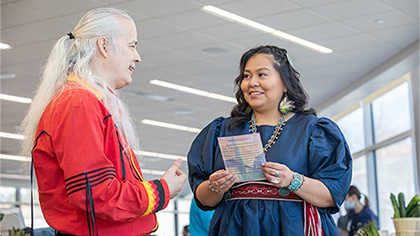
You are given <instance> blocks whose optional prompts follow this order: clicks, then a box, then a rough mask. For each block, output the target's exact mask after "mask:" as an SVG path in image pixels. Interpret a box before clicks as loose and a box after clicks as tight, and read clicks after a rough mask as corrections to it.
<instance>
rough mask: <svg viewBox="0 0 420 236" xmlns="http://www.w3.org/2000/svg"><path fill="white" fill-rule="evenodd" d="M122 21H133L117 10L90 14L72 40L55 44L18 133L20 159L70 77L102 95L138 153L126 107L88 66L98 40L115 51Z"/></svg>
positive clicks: (102, 9) (32, 141) (30, 144)
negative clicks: (19, 135)
mask: <svg viewBox="0 0 420 236" xmlns="http://www.w3.org/2000/svg"><path fill="white" fill-rule="evenodd" d="M122 18H126V19H129V20H131V21H133V19H132V18H131V17H130V16H129V15H128V14H127V13H125V12H124V11H122V10H119V9H115V8H98V9H94V10H91V11H89V12H87V13H86V14H85V15H84V16H83V17H82V19H80V21H79V23H78V24H77V25H76V27H75V28H74V30H73V31H72V34H73V35H74V38H73V39H70V37H69V36H68V35H65V36H63V37H61V38H60V39H59V40H58V41H57V43H56V44H55V46H54V48H53V49H52V51H51V54H50V56H49V58H48V60H47V63H46V65H45V68H44V71H43V74H42V77H41V81H40V84H39V85H38V89H37V91H36V93H35V96H34V99H33V102H32V104H31V106H30V108H29V111H28V113H27V115H26V117H25V119H24V120H23V122H22V125H21V133H22V134H23V135H24V136H25V139H24V141H23V142H22V154H23V155H30V153H31V150H32V147H33V145H34V140H35V135H36V132H37V128H38V124H39V121H40V118H41V116H42V114H43V112H44V110H45V108H46V107H47V105H48V104H49V103H50V102H51V100H52V98H53V97H54V95H55V94H56V93H57V92H58V91H59V89H60V88H61V87H62V86H63V84H65V83H66V81H67V75H68V74H69V73H74V74H75V75H76V76H78V77H79V78H81V79H82V80H83V81H84V82H85V83H87V84H88V85H89V86H91V87H93V88H95V89H96V90H97V91H99V93H101V95H102V99H103V102H104V104H105V106H106V108H107V109H108V111H109V112H110V113H111V115H112V118H113V119H114V121H115V122H117V125H120V126H122V127H123V129H124V131H125V132H126V135H127V139H128V142H129V143H130V145H131V147H132V148H133V149H138V145H139V144H138V139H137V137H136V132H135V128H134V125H133V122H132V120H131V118H130V115H129V114H128V110H127V108H126V106H125V105H124V103H123V102H122V101H121V99H119V98H118V97H117V96H115V94H113V93H115V91H113V90H111V89H110V87H109V86H108V84H107V83H106V81H105V80H104V79H102V78H99V77H98V76H96V75H95V74H94V73H93V70H92V68H91V65H90V64H91V61H92V59H93V58H94V56H95V55H96V54H97V53H98V50H97V46H96V41H97V39H98V38H99V37H101V36H103V37H106V38H107V39H108V40H109V42H110V44H111V46H113V47H115V45H116V44H115V42H116V39H117V38H118V37H120V36H121V35H123V34H124V31H123V28H122V26H121V19H122ZM133 22H134V21H133ZM116 50H118V48H116ZM80 122H83V121H80ZM125 148H126V147H125Z"/></svg>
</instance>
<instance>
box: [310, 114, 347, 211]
mask: <svg viewBox="0 0 420 236" xmlns="http://www.w3.org/2000/svg"><path fill="white" fill-rule="evenodd" d="M309 177H311V178H314V179H317V180H319V181H321V182H322V183H324V184H325V186H327V188H328V189H329V191H330V193H331V195H332V197H333V199H334V201H335V207H331V208H320V209H319V210H320V211H325V213H330V214H333V213H336V212H338V210H339V207H340V205H341V204H342V203H343V201H344V199H345V198H346V195H347V191H348V189H349V187H350V182H351V177H352V158H351V153H350V150H349V147H348V145H347V142H346V140H345V138H344V136H343V134H342V133H341V131H340V129H339V128H338V126H337V125H336V124H335V123H334V122H333V121H331V120H330V119H327V118H319V119H318V121H317V122H316V124H315V125H314V126H313V129H312V133H311V137H310V140H309Z"/></svg>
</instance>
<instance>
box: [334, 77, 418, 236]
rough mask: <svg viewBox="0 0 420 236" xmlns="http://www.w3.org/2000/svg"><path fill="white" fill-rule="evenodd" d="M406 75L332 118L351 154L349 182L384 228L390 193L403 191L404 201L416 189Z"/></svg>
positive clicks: (390, 225)
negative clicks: (365, 200)
mask: <svg viewBox="0 0 420 236" xmlns="http://www.w3.org/2000/svg"><path fill="white" fill-rule="evenodd" d="M410 77H411V75H410V73H408V74H406V75H404V76H402V77H401V78H399V79H397V80H395V81H394V82H392V83H391V84H389V85H387V86H385V87H384V88H382V89H380V90H379V91H376V92H374V93H372V94H371V95H369V96H368V97H366V98H365V99H363V103H364V104H363V106H362V107H358V108H356V109H355V110H353V111H351V112H350V113H348V114H346V115H345V116H343V117H342V118H340V119H338V120H337V124H338V125H339V127H340V128H341V130H342V131H343V134H344V136H345V137H346V140H347V142H348V144H349V147H350V150H351V152H352V155H353V179H352V184H353V185H355V186H357V187H358V188H359V190H360V191H361V193H363V194H366V195H367V196H368V198H369V200H370V203H371V206H370V207H371V208H372V210H373V211H374V212H377V213H378V217H379V225H380V229H382V230H388V232H389V233H393V232H395V229H394V224H393V222H392V217H393V215H394V212H393V208H392V204H391V200H390V194H391V193H394V194H395V195H397V194H398V193H400V192H403V193H404V194H405V196H406V201H409V200H410V199H411V198H412V197H413V196H414V194H415V192H416V190H417V189H416V186H415V178H416V176H414V175H415V173H416V170H415V168H416V166H415V162H414V158H415V157H414V153H413V150H414V149H413V145H414V144H413V143H412V142H413V141H412V139H413V137H412V133H414V132H413V131H414V129H413V127H412V125H411V119H412V118H411V116H412V114H411V113H412V112H411V105H410V103H411V101H410V83H409V80H410ZM369 191H371V192H369ZM362 203H364V202H363V201H362Z"/></svg>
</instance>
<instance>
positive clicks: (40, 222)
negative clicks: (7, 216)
mask: <svg viewBox="0 0 420 236" xmlns="http://www.w3.org/2000/svg"><path fill="white" fill-rule="evenodd" d="M20 209H21V211H22V215H23V218H24V219H25V225H26V226H28V227H30V226H31V205H27V204H22V205H21V206H20ZM45 227H49V226H48V224H47V222H46V221H45V219H44V216H43V215H42V211H41V207H40V206H39V205H35V204H34V228H35V229H38V228H45Z"/></svg>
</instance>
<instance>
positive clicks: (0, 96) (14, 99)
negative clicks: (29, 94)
mask: <svg viewBox="0 0 420 236" xmlns="http://www.w3.org/2000/svg"><path fill="white" fill-rule="evenodd" d="M0 100H7V101H11V102H20V103H31V102H32V99H30V98H24V97H18V96H13V95H7V94H1V93H0Z"/></svg>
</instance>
